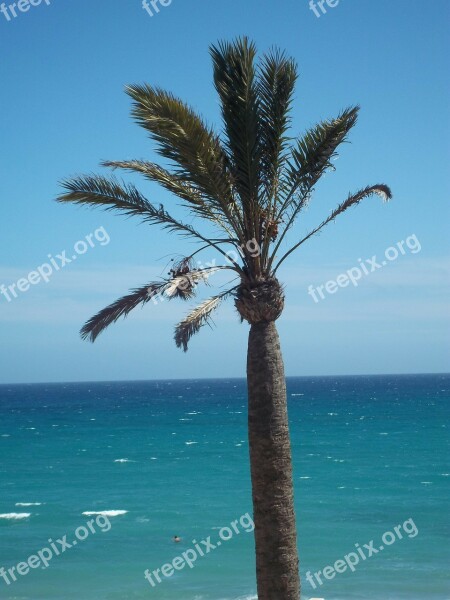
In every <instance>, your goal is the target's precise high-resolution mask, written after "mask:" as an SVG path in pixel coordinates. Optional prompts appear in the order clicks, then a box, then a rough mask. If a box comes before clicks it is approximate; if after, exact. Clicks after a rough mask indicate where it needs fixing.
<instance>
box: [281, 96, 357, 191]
mask: <svg viewBox="0 0 450 600" xmlns="http://www.w3.org/2000/svg"><path fill="white" fill-rule="evenodd" d="M358 111H359V106H353V107H349V108H347V109H345V110H343V111H342V112H341V113H340V115H338V116H337V117H336V118H335V119H331V120H326V121H322V122H321V123H319V124H318V125H316V126H315V127H313V128H312V129H310V130H309V131H307V132H306V134H305V135H304V136H303V137H302V138H301V139H299V140H298V141H297V146H296V147H295V148H294V149H293V150H292V160H291V161H290V169H289V181H290V184H291V185H292V186H293V187H294V188H295V189H298V188H299V187H301V188H302V192H303V195H304V193H306V192H309V191H310V190H311V189H312V188H313V187H314V185H315V184H316V183H317V181H318V180H319V179H320V177H321V176H322V175H323V173H324V172H325V171H326V170H328V169H333V168H334V166H333V164H332V162H331V160H332V158H335V157H336V156H337V154H336V150H337V148H338V146H340V144H342V143H343V142H344V141H346V139H347V135H348V133H349V131H350V130H351V129H352V127H354V126H355V124H356V121H357V119H358Z"/></svg>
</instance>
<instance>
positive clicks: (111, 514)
mask: <svg viewBox="0 0 450 600" xmlns="http://www.w3.org/2000/svg"><path fill="white" fill-rule="evenodd" d="M127 512H128V511H127V510H87V511H85V512H84V513H83V515H85V516H86V517H93V516H96V515H101V516H102V517H120V515H126V514H127Z"/></svg>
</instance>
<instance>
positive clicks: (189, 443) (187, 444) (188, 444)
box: [184, 442, 198, 446]
mask: <svg viewBox="0 0 450 600" xmlns="http://www.w3.org/2000/svg"><path fill="white" fill-rule="evenodd" d="M184 443H185V444H186V446H192V444H198V442H184Z"/></svg>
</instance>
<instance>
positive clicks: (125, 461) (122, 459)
mask: <svg viewBox="0 0 450 600" xmlns="http://www.w3.org/2000/svg"><path fill="white" fill-rule="evenodd" d="M114 462H117V463H127V462H134V461H132V460H130V459H129V458H116V460H115V461H114Z"/></svg>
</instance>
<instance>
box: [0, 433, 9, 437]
mask: <svg viewBox="0 0 450 600" xmlns="http://www.w3.org/2000/svg"><path fill="white" fill-rule="evenodd" d="M1 437H11V436H10V435H9V433H2V435H1Z"/></svg>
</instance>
